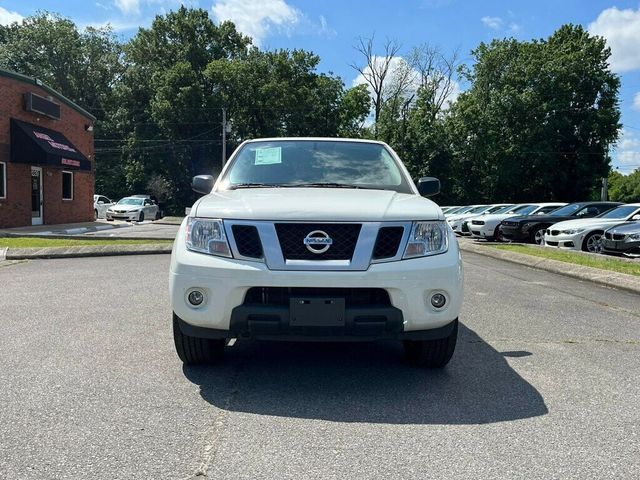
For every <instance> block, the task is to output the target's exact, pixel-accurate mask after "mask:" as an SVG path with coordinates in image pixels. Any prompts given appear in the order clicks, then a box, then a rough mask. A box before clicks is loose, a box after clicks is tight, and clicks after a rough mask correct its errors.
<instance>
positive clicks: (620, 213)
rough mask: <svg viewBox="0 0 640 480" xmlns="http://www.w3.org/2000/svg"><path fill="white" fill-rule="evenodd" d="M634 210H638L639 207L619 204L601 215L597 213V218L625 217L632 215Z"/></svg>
mask: <svg viewBox="0 0 640 480" xmlns="http://www.w3.org/2000/svg"><path fill="white" fill-rule="evenodd" d="M636 210H640V207H637V206H634V205H621V206H619V207H617V208H614V209H613V210H609V211H608V212H606V213H603V214H602V215H598V218H612V219H617V218H627V217H628V216H629V215H633V214H634V213H635V212H636Z"/></svg>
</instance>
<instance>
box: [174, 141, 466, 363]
mask: <svg viewBox="0 0 640 480" xmlns="http://www.w3.org/2000/svg"><path fill="white" fill-rule="evenodd" d="M192 186H193V189H194V190H195V191H197V192H199V193H203V194H205V195H204V196H203V197H202V198H200V199H199V200H198V201H197V202H196V203H195V204H194V205H193V207H192V208H191V211H190V213H189V215H188V216H187V217H186V218H185V220H184V221H183V223H182V225H181V227H180V230H179V232H178V235H177V237H176V241H175V243H174V247H173V253H172V256H171V271H170V292H171V305H172V309H173V332H174V340H175V346H176V350H177V353H178V356H179V357H180V359H181V360H182V361H183V362H184V363H186V364H196V363H212V362H215V361H217V360H219V359H220V358H221V356H222V354H223V351H224V348H225V345H226V343H227V341H228V340H229V339H232V338H235V339H239V340H242V339H266V340H289V341H297V340H299V341H363V340H368V341H371V340H379V339H397V340H402V341H403V343H404V347H405V353H406V357H407V359H408V360H409V361H410V362H412V363H414V364H418V365H424V366H427V367H443V366H444V365H446V364H447V363H448V362H449V360H450V359H451V356H452V355H453V351H454V349H455V345H456V338H457V333H458V314H459V312H460V307H461V304H462V290H463V288H462V285H463V268H462V261H461V257H460V252H459V250H458V244H457V241H456V239H455V236H454V233H453V231H452V230H451V228H450V227H449V226H448V225H447V223H446V221H444V216H443V214H442V211H441V210H440V208H439V207H438V206H437V205H436V204H435V203H433V202H432V201H431V200H428V199H426V198H424V197H426V196H430V195H434V194H436V193H438V192H439V190H440V182H439V181H438V180H437V179H435V178H431V177H425V178H421V179H420V180H419V182H418V185H417V187H416V185H414V183H413V182H412V181H411V178H410V176H409V174H408V172H407V170H406V168H405V167H404V165H403V164H402V162H401V161H400V159H399V158H398V156H397V155H396V154H395V152H394V151H393V150H392V149H391V148H390V147H389V146H388V145H386V144H384V143H382V142H376V141H370V140H350V139H334V138H274V139H261V140H251V141H247V142H244V143H243V144H242V145H240V146H239V147H238V149H237V150H236V151H235V152H234V153H233V155H232V156H231V158H230V159H229V162H228V163H227V165H226V166H225V168H224V169H223V171H222V172H221V174H220V176H219V177H218V179H217V181H216V182H215V184H214V179H213V177H212V176H209V175H199V176H197V177H194V179H193V184H192Z"/></svg>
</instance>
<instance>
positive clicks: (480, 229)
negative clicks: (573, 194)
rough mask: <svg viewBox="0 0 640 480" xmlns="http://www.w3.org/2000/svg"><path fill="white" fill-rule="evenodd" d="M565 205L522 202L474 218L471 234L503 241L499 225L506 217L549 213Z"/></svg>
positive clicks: (470, 225)
mask: <svg viewBox="0 0 640 480" xmlns="http://www.w3.org/2000/svg"><path fill="white" fill-rule="evenodd" d="M564 205H566V203H553V202H547V203H521V204H519V205H514V206H513V207H511V208H508V209H507V210H506V211H505V210H503V211H498V212H497V213H492V214H489V215H483V216H482V217H479V218H472V219H471V222H470V224H469V230H471V236H472V237H473V238H483V239H485V240H489V241H491V240H498V241H501V240H502V234H501V233H500V229H499V228H498V227H499V226H500V223H502V221H503V220H504V219H505V218H509V217H513V216H515V215H537V214H543V213H549V212H551V211H553V210H555V209H556V208H559V207H562V206H564Z"/></svg>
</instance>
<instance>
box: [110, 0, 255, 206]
mask: <svg viewBox="0 0 640 480" xmlns="http://www.w3.org/2000/svg"><path fill="white" fill-rule="evenodd" d="M249 45H250V40H249V38H248V37H245V36H243V35H241V34H240V33H238V32H237V31H236V29H235V27H234V26H233V24H231V23H229V22H224V23H222V24H220V25H216V24H214V23H213V21H211V19H210V17H209V15H208V13H207V11H206V10H202V9H187V8H185V7H181V8H180V9H178V10H177V11H173V12H170V13H168V14H166V15H158V16H156V17H155V19H154V21H153V23H152V25H151V27H149V28H141V29H140V30H139V31H138V33H137V35H135V36H134V37H133V38H132V39H131V40H130V41H129V42H128V43H127V44H126V45H125V47H124V57H123V59H124V63H125V66H126V71H125V73H124V75H123V77H122V80H121V82H120V83H119V85H118V87H117V89H116V90H115V92H114V97H115V99H116V103H117V105H118V107H117V109H115V110H114V112H113V115H112V121H113V123H114V124H115V125H116V127H117V129H118V131H119V135H118V136H119V137H120V138H119V140H118V139H116V140H118V141H117V142H116V143H115V144H114V145H110V147H109V150H110V151H114V150H120V151H121V152H122V153H121V161H122V164H123V165H124V174H125V182H124V185H123V186H124V187H125V188H126V189H127V190H129V191H143V190H144V189H145V187H146V186H147V183H148V180H149V179H150V178H151V177H152V176H153V175H160V176H161V177H163V178H165V179H170V181H171V183H172V184H173V186H174V190H173V194H172V195H171V196H170V197H169V198H166V199H165V200H166V201H167V208H168V210H170V211H176V212H181V211H183V209H184V207H185V205H189V204H190V203H192V202H193V200H194V199H195V198H194V194H193V193H192V192H191V188H190V181H191V177H192V176H193V175H195V174H198V173H204V172H208V173H214V171H215V170H216V166H217V169H218V170H219V165H220V153H219V152H220V147H221V141H220V135H221V110H220V109H221V107H222V106H223V105H222V104H221V102H220V99H219V97H217V96H216V95H215V85H214V84H212V83H211V81H210V79H209V78H208V77H207V76H206V75H205V71H206V68H207V66H208V65H209V63H211V62H212V61H215V60H219V59H238V58H241V57H243V56H245V55H246V54H247V49H248V47H249Z"/></svg>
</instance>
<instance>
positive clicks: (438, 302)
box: [431, 293, 447, 308]
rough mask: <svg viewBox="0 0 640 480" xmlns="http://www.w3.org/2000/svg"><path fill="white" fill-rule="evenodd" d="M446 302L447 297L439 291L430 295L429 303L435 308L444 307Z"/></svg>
mask: <svg viewBox="0 0 640 480" xmlns="http://www.w3.org/2000/svg"><path fill="white" fill-rule="evenodd" d="M445 303H447V298H446V297H445V296H444V295H443V294H441V293H434V294H433V295H432V296H431V305H433V306H434V307H436V308H442V307H444V304H445Z"/></svg>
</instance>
